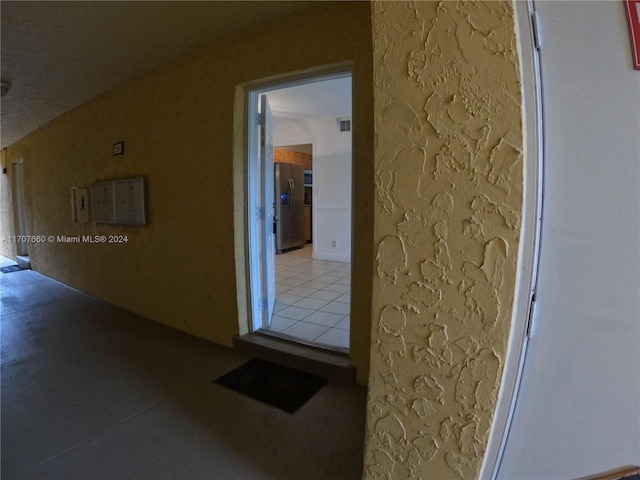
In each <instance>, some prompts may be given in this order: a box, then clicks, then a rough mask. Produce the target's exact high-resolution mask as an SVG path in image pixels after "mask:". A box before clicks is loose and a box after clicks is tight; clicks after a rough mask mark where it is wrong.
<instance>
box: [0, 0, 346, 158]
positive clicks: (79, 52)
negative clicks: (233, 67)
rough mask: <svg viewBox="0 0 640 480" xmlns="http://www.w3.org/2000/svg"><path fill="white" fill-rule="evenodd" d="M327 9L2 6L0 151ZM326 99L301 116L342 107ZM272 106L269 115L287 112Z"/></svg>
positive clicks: (324, 94) (181, 4)
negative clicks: (192, 55)
mask: <svg viewBox="0 0 640 480" xmlns="http://www.w3.org/2000/svg"><path fill="white" fill-rule="evenodd" d="M326 3H327V2H320V1H317V2H316V1H313V2H311V1H274V2H271V1H256V2H253V1H251V2H245V1H196V2H191V1H173V2H161V1H140V2H136V1H131V2H130V1H114V2H102V1H96V2H93V1H74V2H66V1H60V2H58V1H47V2H24V1H16V2H13V1H4V0H3V1H2V2H0V16H1V29H2V30H1V38H0V42H1V43H0V56H1V59H2V67H1V72H0V73H1V76H2V80H3V81H9V82H11V88H10V90H9V93H8V94H7V95H6V96H4V97H2V100H1V110H2V116H1V120H0V127H1V129H0V132H1V136H2V139H1V146H2V148H4V147H6V146H9V145H11V144H12V143H14V142H15V141H17V140H19V139H20V138H22V137H23V136H25V135H27V134H28V133H30V132H32V131H34V130H35V129H37V128H38V127H40V126H42V125H44V124H45V123H47V122H49V121H51V120H53V119H54V118H56V117H58V116H59V115H61V114H63V113H64V112H66V111H68V110H70V109H72V108H74V107H76V106H78V105H81V104H82V103H84V102H86V101H88V100H90V99H91V98H93V97H95V96H97V95H99V94H101V93H103V92H105V91H107V90H109V89H111V88H113V87H115V86H117V85H118V84H120V83H122V82H124V81H126V80H128V79H130V78H132V77H134V76H137V75H140V74H142V73H144V72H147V71H150V70H153V69H156V68H158V67H159V66H161V65H163V64H166V63H168V62H171V61H172V60H174V59H177V58H179V57H180V56H182V55H184V54H186V53H187V52H190V51H192V50H194V49H195V48H197V47H199V46H201V45H203V44H207V43H213V42H216V41H218V40H220V39H223V38H226V37H228V36H230V35H235V34H238V33H239V32H242V31H243V30H248V29H251V28H253V27H256V26H259V25H264V24H266V23H268V22H271V21H274V20H275V19H277V18H279V17H282V16H286V15H290V14H292V13H296V12H300V11H303V10H309V9H313V8H319V7H321V6H323V5H325V4H326ZM270 97H271V94H270ZM330 97H331V92H330V91H326V90H323V91H321V92H320V91H318V92H317V96H314V95H312V96H309V95H307V97H306V100H305V103H304V109H305V111H306V112H309V111H314V110H316V111H319V110H320V109H321V108H326V106H328V105H329V104H335V103H338V104H339V103H340V102H341V100H335V99H334V100H329V98H330ZM313 98H316V99H318V100H319V101H318V102H316V103H315V105H312V104H310V101H311V99H313ZM342 102H343V101H342ZM275 104H276V105H275V106H274V114H276V113H277V112H276V110H278V109H281V110H286V111H288V112H290V110H291V108H292V107H291V106H287V104H286V102H284V103H283V101H276V102H275ZM323 106H324V107H323Z"/></svg>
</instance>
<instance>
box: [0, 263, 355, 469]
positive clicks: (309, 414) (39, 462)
mask: <svg viewBox="0 0 640 480" xmlns="http://www.w3.org/2000/svg"><path fill="white" fill-rule="evenodd" d="M0 259H1V260H2V262H0V263H1V265H2V266H5V265H8V264H12V263H13V262H9V261H8V260H7V259H5V258H3V257H0ZM0 289H1V290H0V292H1V300H2V301H1V306H0V313H1V316H0V317H1V319H0V327H1V329H2V336H1V338H2V351H1V366H2V433H1V435H2V438H1V440H2V452H1V453H2V464H1V467H2V472H1V473H2V478H3V479H5V480H9V479H16V480H24V479H30V478H83V479H105V480H107V479H114V478H117V479H151V478H153V479H175V478H184V479H223V480H224V479H229V480H231V479H238V480H240V479H243V480H244V479H247V480H251V479H283V480H285V479H300V478H304V479H317V480H321V479H327V478H335V479H341V480H342V479H344V480H348V479H358V478H360V477H361V471H362V444H363V439H364V424H365V413H366V389H365V388H363V387H358V386H349V387H345V386H342V385H335V384H331V383H330V384H327V385H326V386H324V387H323V388H322V389H321V390H320V391H319V392H318V393H317V394H316V395H315V396H314V397H313V398H312V399H311V400H310V401H309V402H308V403H307V404H305V405H304V406H303V407H302V408H301V409H300V410H298V411H297V412H296V413H295V414H287V413H284V412H282V411H280V410H277V409H274V408H272V407H270V406H267V405H264V404H262V403H259V402H257V401H255V400H252V399H249V398H247V397H244V396H242V395H239V394H237V393H235V392H232V391H230V390H227V389H225V388H224V387H221V386H219V385H216V384H213V383H212V381H213V380H215V379H216V378H218V377H219V376H220V375H222V374H224V373H226V372H228V371H230V370H232V369H234V368H236V367H238V366H239V365H241V364H242V363H244V362H245V361H247V360H248V358H246V357H243V356H240V355H238V354H236V353H234V352H233V351H231V350H230V349H228V348H225V347H221V346H217V345H214V344H212V343H210V342H206V341H203V340H199V339H197V338H195V337H192V336H189V335H186V334H183V333H181V332H178V331H176V330H173V329H170V328H167V327H165V326H162V325H160V324H158V323H156V322H153V321H150V320H147V319H144V318H142V317H139V316H137V315H134V314H132V313H130V312H127V311H124V310H122V309H120V308H117V307H115V306H113V305H110V304H107V303H105V302H102V301H99V300H96V299H94V298H91V297H89V296H87V295H84V294H82V293H80V292H78V291H76V290H73V289H71V288H68V287H66V286H64V285H62V284H60V283H58V282H55V281H53V280H51V279H49V278H47V277H44V276H42V275H40V274H38V273H36V272H33V271H31V270H23V271H19V272H14V273H7V274H2V273H0ZM212 321H215V319H212Z"/></svg>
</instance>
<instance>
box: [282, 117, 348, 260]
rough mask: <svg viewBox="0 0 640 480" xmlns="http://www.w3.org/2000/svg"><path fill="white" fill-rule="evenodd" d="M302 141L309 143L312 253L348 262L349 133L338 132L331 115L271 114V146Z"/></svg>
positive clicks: (320, 258)
mask: <svg viewBox="0 0 640 480" xmlns="http://www.w3.org/2000/svg"><path fill="white" fill-rule="evenodd" d="M303 143H311V144H313V205H312V211H313V214H312V216H313V256H314V258H316V259H318V260H334V261H340V262H350V261H351V163H352V160H351V149H352V147H351V132H348V133H344V132H339V131H338V126H337V123H336V118H335V117H320V118H305V117H303V118H298V119H295V120H294V119H286V118H285V119H283V118H278V117H275V119H274V145H276V146H279V145H295V144H303ZM334 242H335V246H334Z"/></svg>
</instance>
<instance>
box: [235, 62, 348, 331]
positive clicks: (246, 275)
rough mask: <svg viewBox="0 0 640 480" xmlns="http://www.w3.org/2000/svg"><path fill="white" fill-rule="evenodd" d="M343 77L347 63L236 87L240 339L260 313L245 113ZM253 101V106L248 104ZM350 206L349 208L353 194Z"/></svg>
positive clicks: (251, 144) (252, 165)
mask: <svg viewBox="0 0 640 480" xmlns="http://www.w3.org/2000/svg"><path fill="white" fill-rule="evenodd" d="M346 75H350V76H353V65H352V63H351V62H348V63H341V64H336V65H329V66H323V67H317V68H312V69H309V70H304V71H301V72H293V73H289V74H283V75H276V76H273V77H269V78H265V79H261V80H255V81H251V82H247V83H245V84H242V85H238V86H237V87H236V94H235V105H234V140H233V141H234V153H233V165H234V173H233V183H234V231H235V235H234V250H235V265H236V291H237V306H238V322H239V333H240V335H243V334H246V333H249V332H253V331H255V330H257V328H256V327H257V325H258V323H257V322H258V319H259V318H261V314H260V312H259V311H257V306H258V301H259V299H260V285H259V279H260V276H259V275H252V272H255V271H257V270H256V269H257V268H259V267H260V259H259V255H256V254H255V252H256V251H259V250H256V248H257V245H258V244H257V243H254V242H258V236H257V232H256V231H257V229H258V226H257V225H256V222H255V218H256V212H255V210H254V208H253V206H254V205H256V202H255V201H254V198H253V197H254V196H255V195H257V193H256V192H253V193H252V189H251V186H252V184H255V182H256V181H257V179H256V177H255V176H256V175H257V172H256V171H255V169H256V168H257V163H256V159H255V157H254V158H252V155H255V154H256V152H257V148H258V145H257V137H256V135H252V132H253V129H254V128H255V121H256V119H255V118H250V113H249V112H256V111H257V110H258V107H257V99H258V95H259V94H260V93H266V92H268V91H269V90H276V89H280V88H286V87H292V86H295V85H300V84H304V83H310V82H313V81H323V80H329V79H331V78H339V77H343V76H346ZM252 98H253V100H252ZM254 101H255V105H254V104H253V103H252V102H254ZM352 163H353V155H352ZM252 182H254V183H252ZM351 202H352V206H353V193H352V201H351ZM352 234H353V232H352ZM256 282H257V283H256ZM260 321H261V320H260Z"/></svg>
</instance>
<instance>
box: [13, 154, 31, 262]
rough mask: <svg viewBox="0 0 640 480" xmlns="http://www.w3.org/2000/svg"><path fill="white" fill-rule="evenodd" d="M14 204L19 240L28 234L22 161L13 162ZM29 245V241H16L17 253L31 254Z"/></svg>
mask: <svg viewBox="0 0 640 480" xmlns="http://www.w3.org/2000/svg"><path fill="white" fill-rule="evenodd" d="M13 205H14V211H13V214H14V216H15V229H16V236H17V237H18V240H19V239H20V238H21V237H23V236H25V235H27V228H26V218H25V207H24V165H23V163H22V162H21V161H20V162H16V163H14V164H13ZM28 245H29V244H28V242H22V241H18V242H16V247H17V254H18V255H29V250H28Z"/></svg>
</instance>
